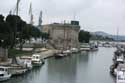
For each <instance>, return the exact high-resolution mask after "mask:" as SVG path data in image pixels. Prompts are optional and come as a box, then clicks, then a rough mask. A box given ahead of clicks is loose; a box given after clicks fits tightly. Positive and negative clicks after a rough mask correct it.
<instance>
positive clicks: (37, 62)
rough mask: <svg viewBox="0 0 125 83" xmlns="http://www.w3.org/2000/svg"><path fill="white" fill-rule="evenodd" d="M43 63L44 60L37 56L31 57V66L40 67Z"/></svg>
mask: <svg viewBox="0 0 125 83" xmlns="http://www.w3.org/2000/svg"><path fill="white" fill-rule="evenodd" d="M43 63H44V59H42V58H41V56H40V55H39V54H33V55H32V64H33V66H41V65H42V64H43Z"/></svg>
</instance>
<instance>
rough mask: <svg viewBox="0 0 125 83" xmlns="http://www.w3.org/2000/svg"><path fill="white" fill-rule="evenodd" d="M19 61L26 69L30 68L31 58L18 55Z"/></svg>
mask: <svg viewBox="0 0 125 83" xmlns="http://www.w3.org/2000/svg"><path fill="white" fill-rule="evenodd" d="M20 59H21V61H22V62H23V64H24V65H25V67H26V68H27V69H28V70H31V69H32V67H33V66H32V60H31V57H27V56H25V57H20Z"/></svg>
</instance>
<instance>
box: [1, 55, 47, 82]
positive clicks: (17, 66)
mask: <svg viewBox="0 0 125 83" xmlns="http://www.w3.org/2000/svg"><path fill="white" fill-rule="evenodd" d="M44 62H45V61H44V59H42V58H41V56H40V55H38V54H33V55H32V57H27V56H24V57H13V58H12V59H11V60H9V62H8V63H7V64H0V65H1V66H0V82H1V81H6V80H8V79H10V78H11V77H12V76H18V75H22V74H25V73H26V72H28V71H30V70H32V68H33V67H34V66H38V67H39V66H42V64H44Z"/></svg>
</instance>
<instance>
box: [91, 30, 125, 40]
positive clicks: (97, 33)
mask: <svg viewBox="0 0 125 83" xmlns="http://www.w3.org/2000/svg"><path fill="white" fill-rule="evenodd" d="M90 33H91V35H93V36H99V37H100V36H102V37H104V38H105V37H108V38H112V39H113V40H119V41H125V36H121V35H119V36H117V35H112V34H108V33H106V32H103V31H96V32H90Z"/></svg>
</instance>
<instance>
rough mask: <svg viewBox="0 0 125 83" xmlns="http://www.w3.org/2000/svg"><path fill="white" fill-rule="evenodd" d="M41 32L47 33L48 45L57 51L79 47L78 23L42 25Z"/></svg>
mask: <svg viewBox="0 0 125 83" xmlns="http://www.w3.org/2000/svg"><path fill="white" fill-rule="evenodd" d="M42 31H43V32H46V33H49V35H50V40H49V43H50V44H51V45H53V47H55V48H57V49H69V48H71V47H76V48H77V47H79V41H78V34H79V31H80V26H79V22H78V21H71V23H70V24H67V23H64V24H62V23H53V24H47V25H43V27H42Z"/></svg>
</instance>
